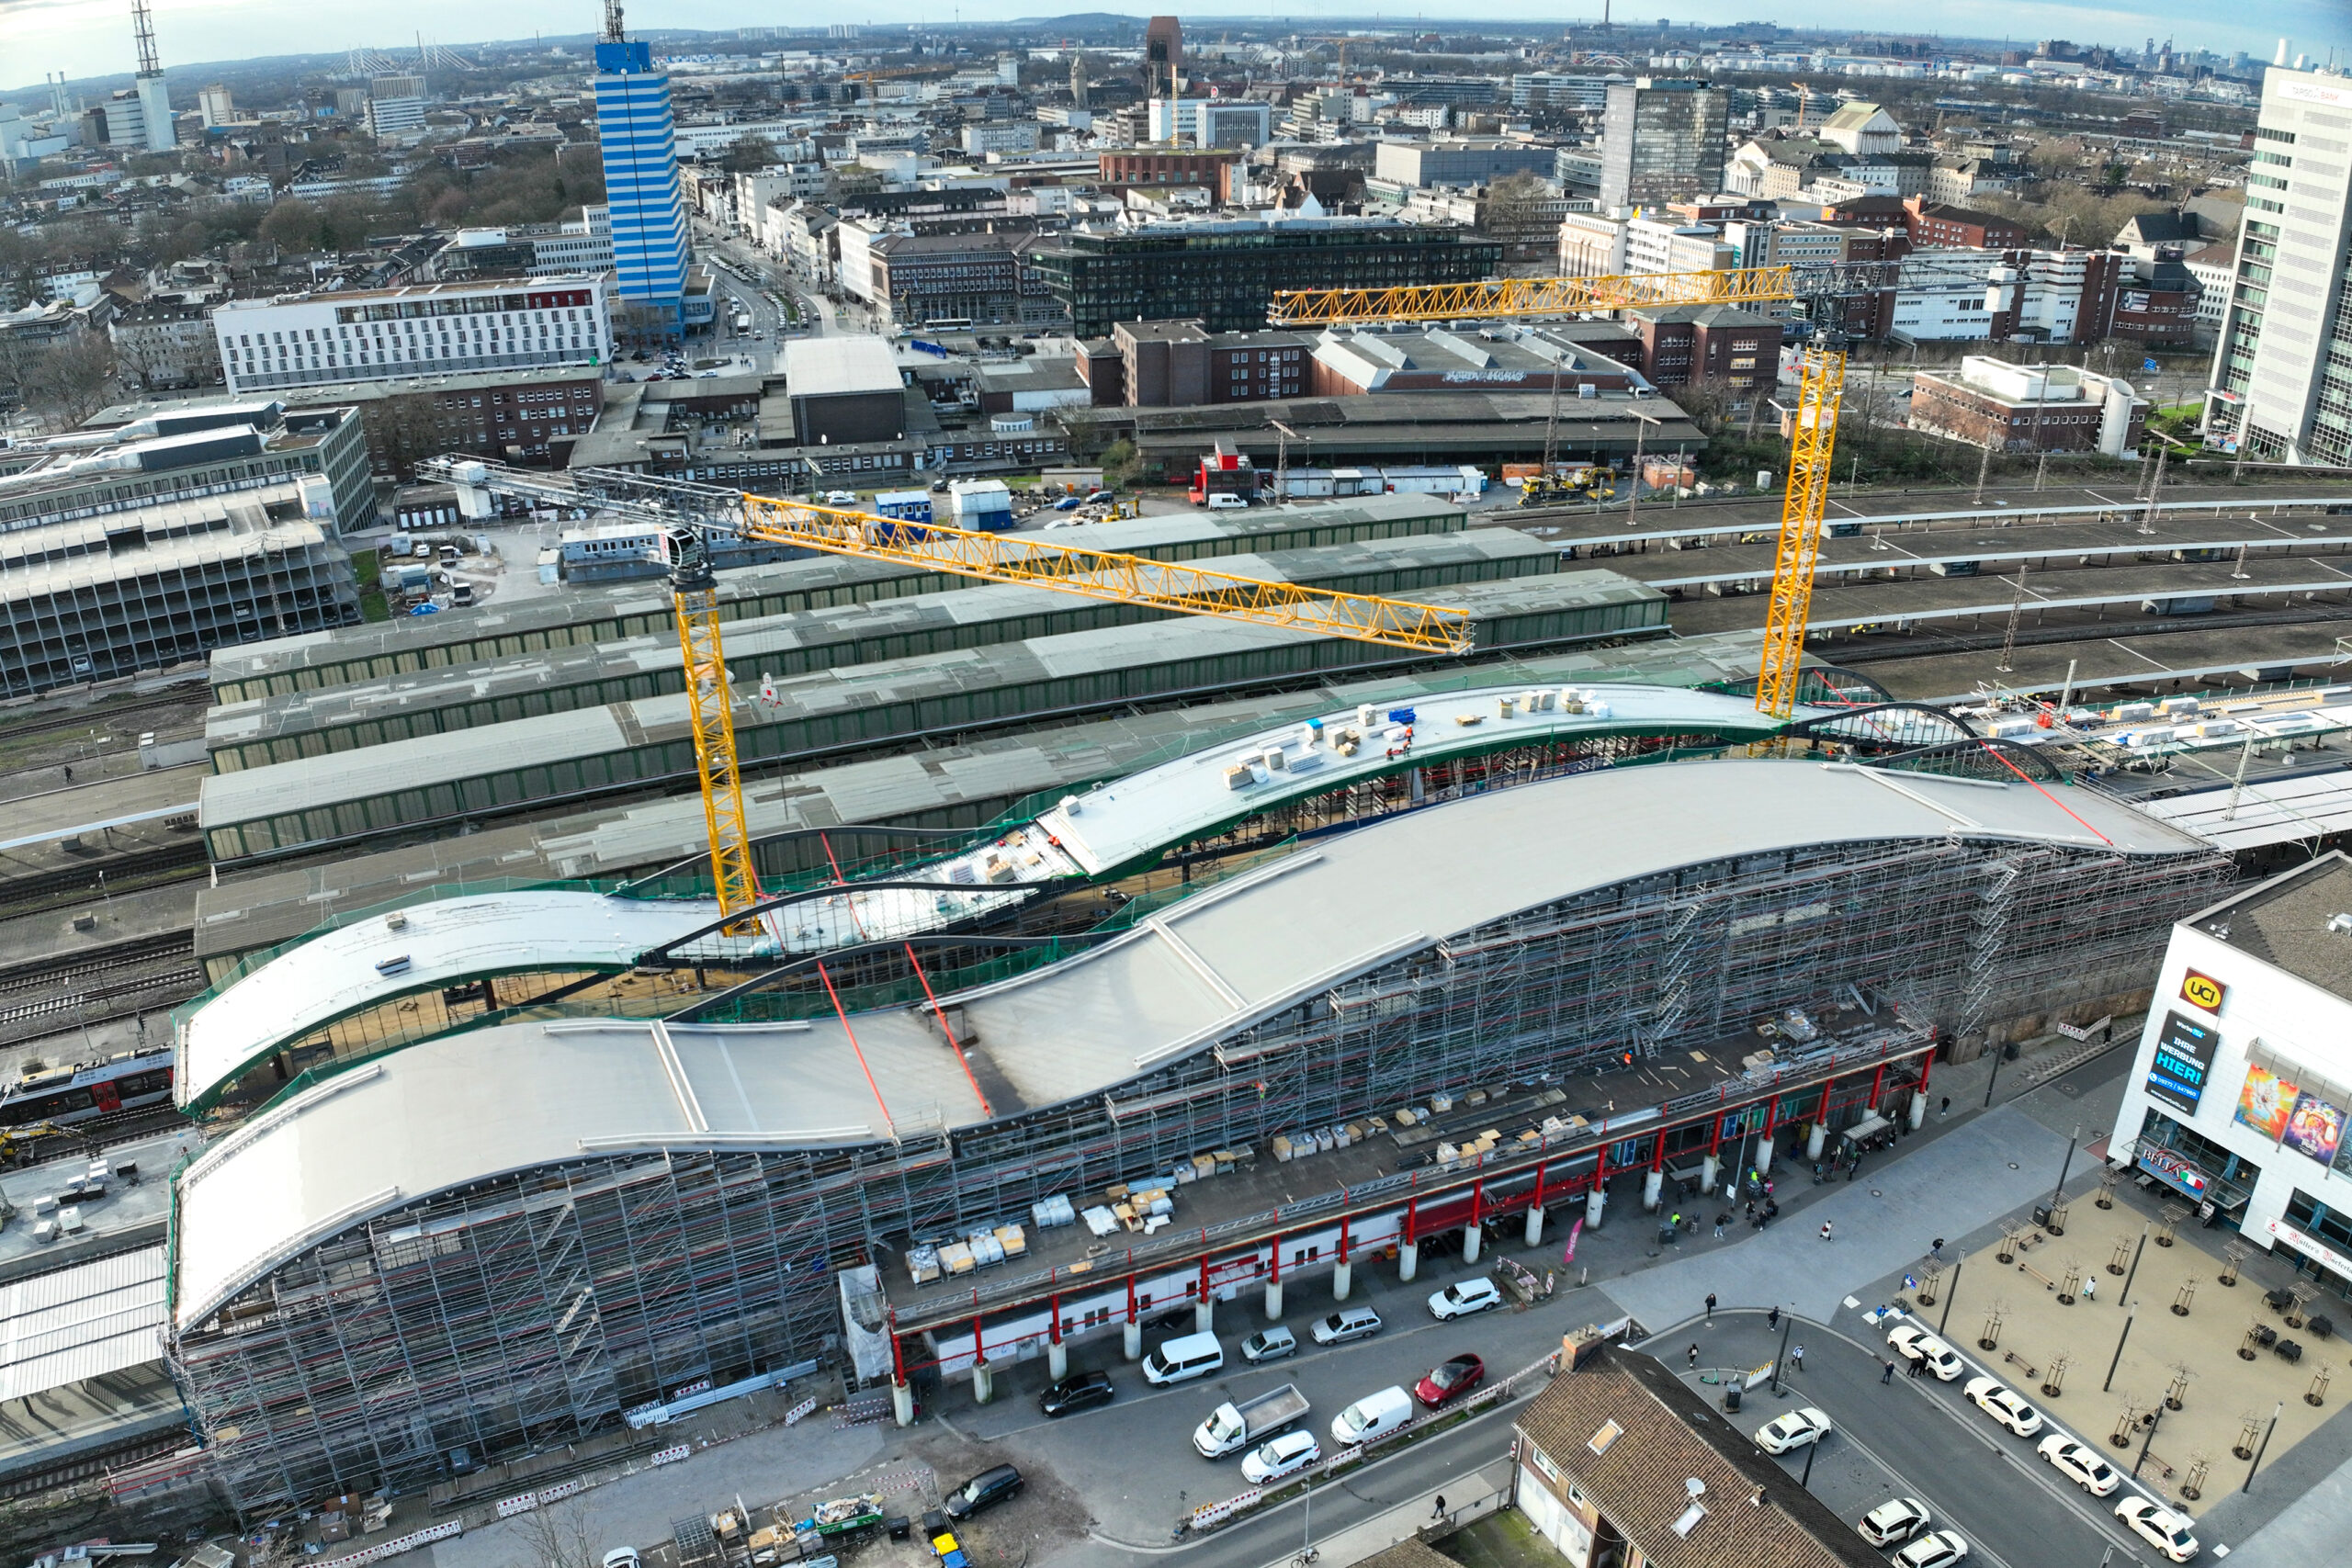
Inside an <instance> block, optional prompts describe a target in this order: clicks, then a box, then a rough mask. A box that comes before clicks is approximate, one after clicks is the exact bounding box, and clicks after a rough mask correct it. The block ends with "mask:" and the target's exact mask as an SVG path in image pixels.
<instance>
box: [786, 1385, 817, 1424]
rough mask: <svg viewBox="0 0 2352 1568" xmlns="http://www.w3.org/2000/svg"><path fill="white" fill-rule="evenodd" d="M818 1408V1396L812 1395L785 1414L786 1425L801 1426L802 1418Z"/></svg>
mask: <svg viewBox="0 0 2352 1568" xmlns="http://www.w3.org/2000/svg"><path fill="white" fill-rule="evenodd" d="M816 1408H817V1396H816V1395H815V1394H813V1393H812V1394H810V1395H809V1397H808V1398H806V1399H804V1400H802V1401H801V1402H800V1403H799V1404H796V1405H794V1406H793V1407H792V1408H791V1409H789V1410H787V1411H786V1412H785V1413H784V1424H785V1425H786V1426H787V1427H797V1426H798V1425H800V1421H801V1417H803V1416H807V1415H808V1414H809V1412H810V1411H812V1410H814V1409H816Z"/></svg>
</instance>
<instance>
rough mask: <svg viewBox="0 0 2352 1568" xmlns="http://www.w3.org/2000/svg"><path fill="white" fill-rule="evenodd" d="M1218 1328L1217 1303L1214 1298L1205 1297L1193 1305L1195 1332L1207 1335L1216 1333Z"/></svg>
mask: <svg viewBox="0 0 2352 1568" xmlns="http://www.w3.org/2000/svg"><path fill="white" fill-rule="evenodd" d="M1215 1329H1216V1299H1215V1298H1214V1297H1210V1296H1203V1297H1202V1298H1201V1299H1200V1300H1199V1301H1196V1302H1194V1303H1193V1333H1195V1334H1207V1333H1210V1332H1212V1331H1214V1330H1215Z"/></svg>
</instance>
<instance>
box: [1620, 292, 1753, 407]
mask: <svg viewBox="0 0 2352 1568" xmlns="http://www.w3.org/2000/svg"><path fill="white" fill-rule="evenodd" d="M1626 319H1627V321H1628V322H1629V324H1631V325H1632V327H1633V329H1634V333H1636V334H1637V335H1638V336H1639V337H1640V338H1641V341H1642V360H1641V364H1642V373H1643V374H1644V375H1645V376H1647V377H1648V378H1650V380H1651V381H1652V382H1654V383H1655V384H1656V385H1657V386H1659V387H1663V388H1666V389H1668V390H1669V391H1671V389H1674V388H1677V387H1689V386H1724V387H1729V388H1730V389H1732V390H1733V391H1735V392H1740V391H1747V390H1749V389H1753V388H1756V387H1759V386H1760V387H1764V388H1767V389H1769V388H1770V387H1772V386H1773V385H1774V384H1775V383H1776V382H1778V380H1779V379H1780V374H1781V323H1780V322H1779V321H1774V320H1773V319H1772V318H1771V317H1770V316H1759V315H1758V314H1757V313H1756V312H1755V311H1753V310H1741V309H1739V308H1738V307H1737V306H1736V305H1648V306H1644V307H1643V308H1642V309H1640V310H1631V311H1628V312H1626Z"/></svg>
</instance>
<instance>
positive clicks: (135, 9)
mask: <svg viewBox="0 0 2352 1568" xmlns="http://www.w3.org/2000/svg"><path fill="white" fill-rule="evenodd" d="M130 29H131V32H132V35H133V36H134V37H136V38H137V39H138V40H139V76H138V82H137V85H136V86H135V87H134V89H133V90H134V91H135V92H136V93H137V94H138V95H139V117H140V121H141V128H142V129H143V130H144V131H145V132H146V137H147V151H149V152H170V151H171V150H172V149H173V148H175V147H176V146H178V145H179V144H180V135H179V127H177V126H176V125H175V124H174V123H173V122H172V94H171V89H170V88H169V87H167V86H166V85H164V67H163V66H162V65H161V64H160V63H159V62H157V61H156V59H155V18H154V17H152V16H150V15H149V14H148V10H147V0H130Z"/></svg>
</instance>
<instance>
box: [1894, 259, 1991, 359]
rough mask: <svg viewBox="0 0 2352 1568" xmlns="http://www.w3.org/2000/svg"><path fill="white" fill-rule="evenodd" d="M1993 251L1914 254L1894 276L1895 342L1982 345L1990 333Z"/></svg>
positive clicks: (1905, 260)
mask: <svg viewBox="0 0 2352 1568" xmlns="http://www.w3.org/2000/svg"><path fill="white" fill-rule="evenodd" d="M1999 260H2000V253H1999V252H1997V251H1977V250H1959V249H1951V250H1941V249H1929V250H1922V251H1914V252H1912V253H1911V254H1910V255H1908V256H1906V257H1905V258H1904V261H1903V264H1902V267H1901V269H1900V271H1899V272H1898V273H1897V274H1896V286H1895V294H1894V319H1893V320H1892V321H1890V322H1889V323H1888V324H1889V326H1890V327H1891V329H1892V331H1893V333H1894V336H1895V337H1896V338H1897V339H1905V338H1907V339H1910V340H1912V341H1914V342H1917V343H1982V342H1984V341H1985V339H1987V338H1989V337H1990V336H1992V333H1993V300H1992V297H1991V296H1992V288H1991V284H1992V268H1993V265H1994V264H1996V262H1998V261H1999Z"/></svg>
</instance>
